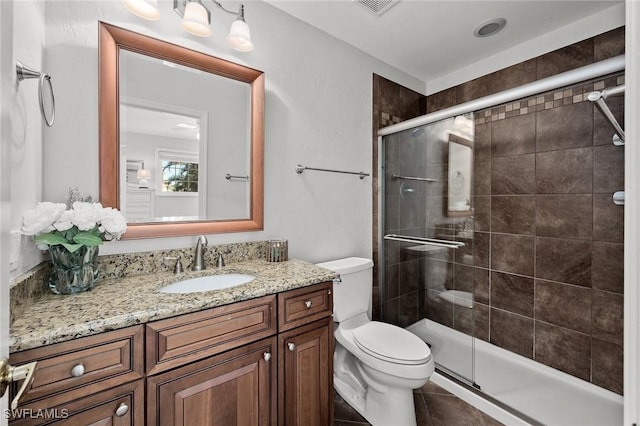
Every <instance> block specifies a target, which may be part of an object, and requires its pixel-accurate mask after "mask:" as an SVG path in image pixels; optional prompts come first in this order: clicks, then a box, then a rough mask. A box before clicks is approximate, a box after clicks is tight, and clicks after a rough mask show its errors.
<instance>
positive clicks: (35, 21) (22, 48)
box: [1, 2, 55, 278]
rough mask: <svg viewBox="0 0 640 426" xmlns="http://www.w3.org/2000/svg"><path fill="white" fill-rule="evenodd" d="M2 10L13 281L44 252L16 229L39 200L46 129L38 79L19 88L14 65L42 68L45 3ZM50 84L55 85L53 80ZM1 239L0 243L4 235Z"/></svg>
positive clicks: (20, 4)
mask: <svg viewBox="0 0 640 426" xmlns="http://www.w3.org/2000/svg"><path fill="white" fill-rule="evenodd" d="M6 7H7V10H8V16H6V17H4V18H3V19H4V20H5V22H3V23H2V27H1V28H2V34H1V38H2V43H3V52H2V54H3V58H2V60H3V68H2V80H3V85H4V87H5V88H6V92H3V95H2V117H3V121H4V122H5V126H6V127H5V128H4V129H3V134H2V144H3V151H2V154H3V161H4V160H5V159H6V157H5V154H7V156H8V158H9V159H10V161H9V163H8V164H7V167H8V168H9V169H8V170H7V171H8V174H9V177H6V176H3V177H2V184H3V185H8V187H7V188H8V194H9V197H8V200H7V202H8V203H9V209H10V210H9V211H10V217H9V219H8V222H9V227H10V228H9V229H10V230H11V233H10V236H9V241H10V246H9V269H10V276H11V277H12V278H13V277H15V276H16V275H18V274H20V273H21V272H23V271H26V270H28V269H30V268H31V267H33V266H35V265H37V264H38V263H40V262H41V261H42V254H41V253H40V251H39V250H37V249H36V247H35V245H34V244H33V242H32V241H31V239H30V238H29V237H24V236H21V235H20V233H19V232H18V230H19V229H20V225H21V223H22V213H23V212H24V211H25V210H27V209H30V208H33V207H34V206H35V204H36V203H37V202H38V201H40V200H41V199H42V144H43V142H42V141H43V137H44V135H43V133H46V129H44V126H43V124H42V119H41V117H40V109H39V104H38V81H37V80H35V79H30V80H24V81H22V82H21V83H20V84H19V85H18V84H17V79H16V74H15V63H16V60H19V61H21V62H23V63H24V64H25V65H28V66H29V67H31V68H33V69H35V70H37V71H40V70H42V69H43V49H44V3H42V2H11V4H9V5H7V6H6ZM45 71H46V72H48V70H45ZM53 81H54V83H55V77H54V79H53ZM5 144H6V146H5ZM3 171H4V170H3ZM4 202H5V200H4V199H3V203H4ZM2 237H3V241H4V238H5V237H6V236H5V235H3V236H2ZM3 261H4V256H3Z"/></svg>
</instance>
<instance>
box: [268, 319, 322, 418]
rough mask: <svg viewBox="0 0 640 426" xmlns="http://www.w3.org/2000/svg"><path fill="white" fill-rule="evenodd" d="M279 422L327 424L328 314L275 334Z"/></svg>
mask: <svg viewBox="0 0 640 426" xmlns="http://www.w3.org/2000/svg"><path fill="white" fill-rule="evenodd" d="M278 351H279V360H278V363H279V380H278V382H279V389H278V391H279V406H278V408H279V409H278V420H279V424H280V425H288V426H303V425H313V426H315V425H319V426H325V425H326V426H328V425H330V424H331V422H332V417H333V400H332V398H331V396H332V392H333V353H332V352H333V322H332V321H331V319H330V318H327V319H324V320H321V321H317V322H314V323H311V324H309V325H306V326H303V327H298V328H296V329H293V330H290V331H287V332H286V333H282V334H280V335H279V336H278Z"/></svg>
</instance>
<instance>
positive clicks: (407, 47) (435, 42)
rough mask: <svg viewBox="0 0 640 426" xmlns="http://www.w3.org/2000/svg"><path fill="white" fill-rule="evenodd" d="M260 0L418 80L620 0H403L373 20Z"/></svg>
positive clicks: (351, 6)
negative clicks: (496, 25)
mask: <svg viewBox="0 0 640 426" xmlns="http://www.w3.org/2000/svg"><path fill="white" fill-rule="evenodd" d="M265 1H267V2H268V3H270V4H271V5H273V6H275V7H277V8H279V9H281V10H283V11H284V12H286V13H288V14H290V15H292V16H294V17H296V18H298V19H300V20H302V21H304V22H307V23H308V24H310V25H312V26H314V27H317V28H319V29H320V30H322V31H325V32H326V33H329V34H331V35H333V36H334V37H336V38H338V39H341V40H343V41H345V42H347V43H348V44H351V45H352V46H355V47H356V48H358V49H360V50H363V51H365V52H367V53H369V54H370V55H372V56H374V57H376V58H378V59H380V60H381V61H383V62H386V63H388V64H390V65H393V66H394V67H396V68H398V69H400V70H402V71H404V72H406V73H407V74H409V75H411V76H413V77H415V78H417V79H419V80H421V81H424V82H429V81H431V80H433V79H436V78H439V77H441V76H444V75H446V74H447V73H450V72H452V71H455V70H458V69H461V68H463V67H465V66H468V65H471V64H474V63H475V62H478V61H479V60H482V59H484V58H487V57H489V56H491V55H495V54H497V53H499V52H501V51H503V50H505V49H508V48H510V47H513V46H516V45H518V44H520V43H523V42H526V41H528V40H530V39H533V38H536V37H538V36H540V35H543V34H545V33H547V32H549V31H551V30H554V29H556V28H560V27H563V26H565V25H567V24H569V23H571V22H574V21H577V20H580V19H582V18H584V17H587V16H589V15H593V14H595V13H597V12H600V11H602V10H604V9H606V8H609V7H613V6H616V5H618V4H619V3H621V1H616V0H607V1H596V0H593V1H581V0H569V1H544V0H536V1H531V0H528V1H527V0H503V1H489V0H476V1H458V0H448V1H447V0H439V1H436V0H433V1H432V0H401V1H399V2H398V3H397V4H395V5H394V6H393V7H391V8H390V9H389V10H388V11H387V12H386V13H385V14H383V15H382V16H380V17H378V16H376V15H375V14H373V13H371V12H370V11H369V10H367V9H366V8H364V7H362V6H361V5H359V4H357V3H355V2H354V1H352V0H332V1H328V0H324V1H318V0H296V1H284V0H265ZM369 1H371V0H369ZM498 17H502V18H505V19H506V20H507V24H506V26H505V28H504V29H503V30H502V31H501V32H499V33H498V34H496V35H494V36H491V37H484V38H478V37H475V36H474V35H473V30H474V28H475V27H476V26H477V25H478V24H480V23H481V22H483V21H486V20H488V19H491V18H498Z"/></svg>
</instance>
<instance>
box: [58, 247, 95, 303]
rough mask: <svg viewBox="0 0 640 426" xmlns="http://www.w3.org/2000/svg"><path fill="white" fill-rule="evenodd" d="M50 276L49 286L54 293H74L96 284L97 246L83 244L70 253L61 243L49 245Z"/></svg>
mask: <svg viewBox="0 0 640 426" xmlns="http://www.w3.org/2000/svg"><path fill="white" fill-rule="evenodd" d="M49 253H50V254H51V263H52V264H53V266H52V269H51V276H50V277H49V288H50V289H51V291H53V292H54V293H56V294H76V293H81V292H83V291H87V290H89V289H91V288H93V286H95V285H96V281H97V278H98V266H97V265H96V259H97V258H98V246H91V247H87V246H83V247H81V248H79V249H78V250H76V251H74V252H73V253H71V252H70V251H69V250H67V249H66V248H64V246H61V245H55V246H51V247H49Z"/></svg>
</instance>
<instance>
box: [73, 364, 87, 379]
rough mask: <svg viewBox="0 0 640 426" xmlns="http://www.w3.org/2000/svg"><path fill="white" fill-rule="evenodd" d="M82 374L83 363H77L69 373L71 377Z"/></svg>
mask: <svg viewBox="0 0 640 426" xmlns="http://www.w3.org/2000/svg"><path fill="white" fill-rule="evenodd" d="M83 374H84V365H82V364H78V365H76V366H75V367H73V368H72V369H71V375H72V376H73V377H82V375H83Z"/></svg>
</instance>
